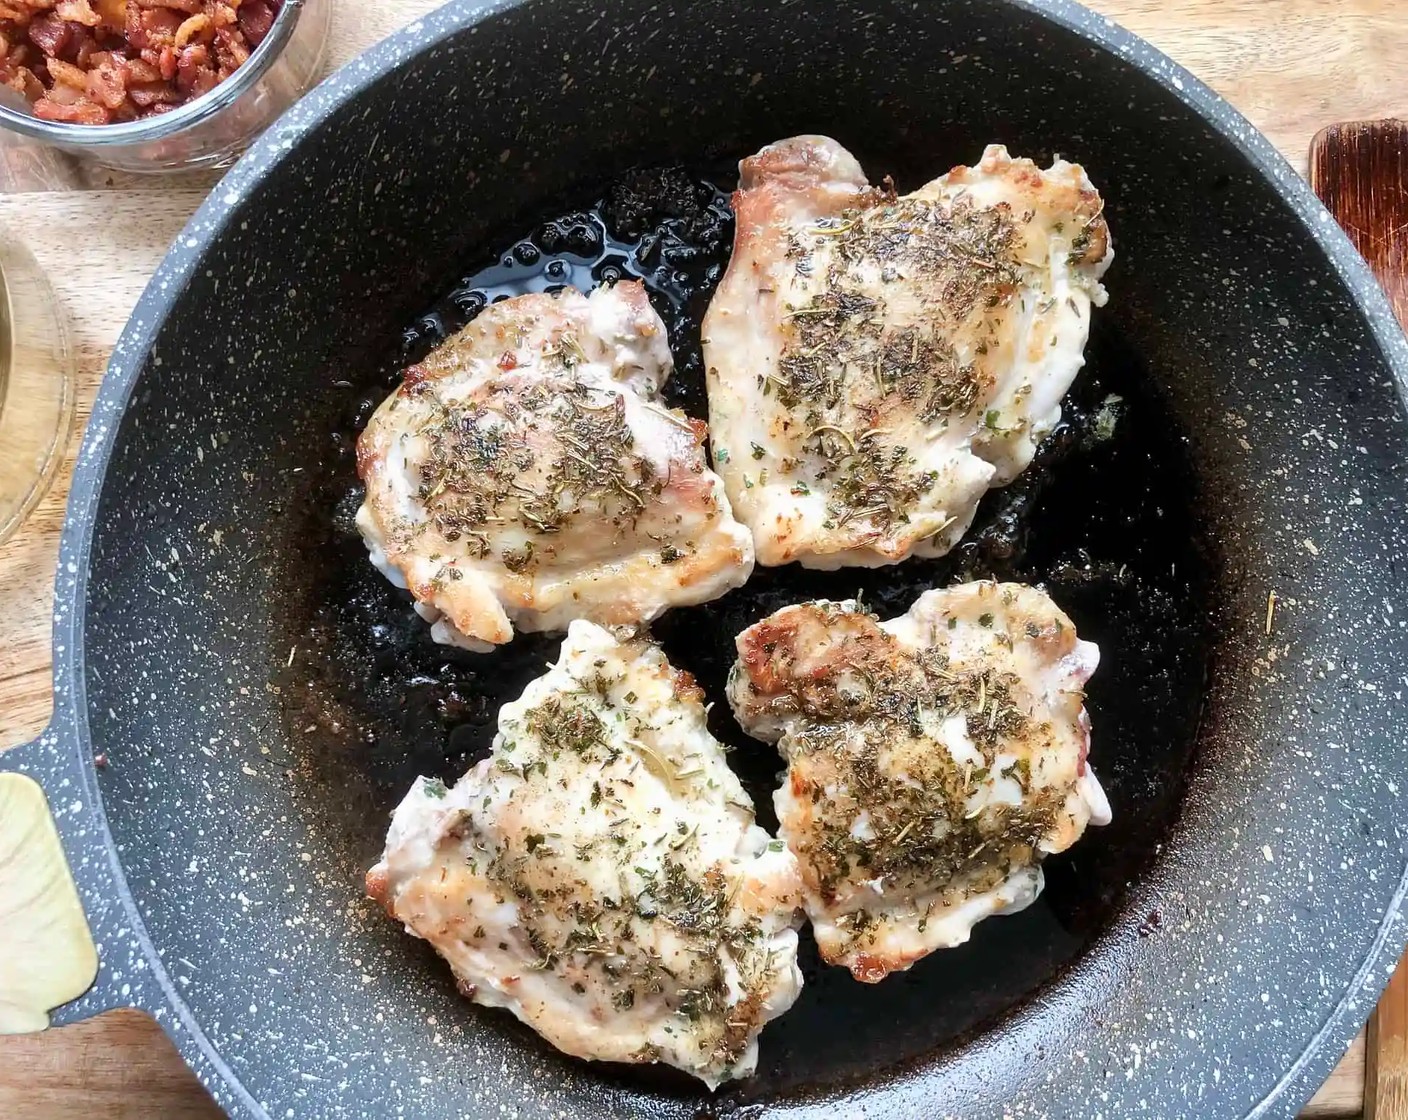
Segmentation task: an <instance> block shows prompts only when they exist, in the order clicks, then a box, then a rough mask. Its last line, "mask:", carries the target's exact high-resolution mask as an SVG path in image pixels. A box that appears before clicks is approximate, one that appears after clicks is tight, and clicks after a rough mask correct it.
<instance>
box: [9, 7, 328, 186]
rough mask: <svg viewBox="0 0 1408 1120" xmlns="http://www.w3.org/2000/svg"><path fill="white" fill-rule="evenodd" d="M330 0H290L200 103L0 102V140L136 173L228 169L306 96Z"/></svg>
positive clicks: (318, 57) (324, 40)
mask: <svg viewBox="0 0 1408 1120" xmlns="http://www.w3.org/2000/svg"><path fill="white" fill-rule="evenodd" d="M331 7H332V0H284V4H283V6H282V7H281V8H280V9H279V12H278V15H277V16H275V18H274V23H273V25H272V26H271V27H270V29H269V33H268V34H267V35H266V36H265V37H264V40H263V42H261V43H260V44H259V46H258V47H257V48H256V49H255V51H254V53H253V54H251V55H250V57H249V60H248V61H247V62H245V64H244V65H243V66H241V67H240V68H239V69H238V70H236V71H235V72H234V73H233V74H231V75H230V76H229V77H228V78H227V79H226V80H225V81H223V82H221V83H220V84H219V85H218V86H216V87H215V88H214V89H212V90H211V91H210V92H209V93H206V94H203V95H202V96H200V97H197V98H196V99H195V100H194V101H191V102H188V103H187V104H185V105H182V106H181V107H180V108H178V109H173V110H172V111H171V112H169V113H161V114H159V115H157V116H154V117H147V118H145V119H143V120H137V121H125V122H122V123H120V124H102V125H84V124H63V123H59V122H56V121H45V120H40V119H39V118H38V117H36V116H35V115H34V114H33V113H31V112H29V111H28V109H27V108H25V107H17V102H21V103H22V102H23V98H21V97H19V95H18V94H16V95H15V100H10V101H7V102H4V103H0V130H3V131H0V143H4V144H7V145H35V144H43V145H48V146H50V147H53V148H58V149H59V150H61V151H64V152H68V153H70V154H71V155H74V156H78V157H80V158H84V159H90V160H94V161H96V162H98V163H101V164H103V165H104V166H106V167H112V168H116V169H117V170H119V171H130V172H137V173H143V172H161V171H187V170H190V169H192V168H199V167H223V166H225V165H226V164H230V163H233V162H234V160H235V158H236V157H237V156H238V155H239V153H240V152H241V151H243V150H244V148H245V147H246V146H247V145H248V144H249V142H250V141H251V140H253V139H254V137H255V136H257V135H258V134H259V133H260V132H262V131H263V130H264V129H265V128H266V127H268V125H269V124H270V123H272V122H273V120H274V119H275V118H276V117H277V116H278V115H279V114H280V113H282V112H283V111H284V110H285V109H287V108H288V107H289V106H290V105H292V104H293V103H294V102H295V101H297V100H298V98H299V97H301V96H302V95H303V93H304V91H305V90H307V88H308V87H309V85H311V84H312V82H313V79H314V78H315V77H316V76H317V73H318V67H319V66H320V65H321V64H322V60H323V50H324V48H325V47H326V46H327V39H328V25H329V15H330V10H331Z"/></svg>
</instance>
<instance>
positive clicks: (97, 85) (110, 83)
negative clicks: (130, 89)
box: [88, 60, 127, 111]
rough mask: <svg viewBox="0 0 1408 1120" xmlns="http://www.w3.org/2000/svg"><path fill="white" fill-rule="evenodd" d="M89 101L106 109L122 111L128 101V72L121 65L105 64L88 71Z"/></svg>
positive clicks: (108, 62)
mask: <svg viewBox="0 0 1408 1120" xmlns="http://www.w3.org/2000/svg"><path fill="white" fill-rule="evenodd" d="M88 100H89V101H94V102H96V103H97V104H99V105H101V106H103V108H105V109H112V110H114V111H115V110H117V109H121V108H122V106H123V105H124V104H125V103H126V101H127V72H126V71H125V70H124V69H123V68H122V66H121V64H120V63H118V62H114V61H111V60H110V61H107V62H104V63H103V64H102V65H101V66H95V67H94V68H93V69H92V70H89V71H88Z"/></svg>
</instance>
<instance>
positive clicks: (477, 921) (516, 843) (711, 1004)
mask: <svg viewBox="0 0 1408 1120" xmlns="http://www.w3.org/2000/svg"><path fill="white" fill-rule="evenodd" d="M701 700H702V694H701V692H700V691H699V689H698V688H697V687H696V686H695V684H694V682H693V680H692V679H691V678H690V677H689V676H688V675H687V674H685V673H680V672H677V671H676V670H674V669H673V668H671V667H670V665H669V664H668V662H666V660H665V657H664V655H663V654H662V653H661V652H660V650H659V649H658V648H656V647H655V646H653V645H651V644H649V643H648V642H645V641H641V640H625V641H618V640H617V638H615V637H614V636H613V635H612V634H611V633H609V632H608V631H606V630H604V629H602V628H601V627H598V626H596V625H594V624H592V623H589V622H574V623H572V625H571V627H570V629H569V630H568V632H567V639H566V642H565V644H564V645H563V648H562V656H561V659H560V660H559V661H558V663H557V665H556V666H554V667H553V668H552V669H551V671H549V672H548V673H547V675H546V676H543V677H540V678H539V679H538V680H536V681H534V682H533V683H532V684H530V685H529V686H528V688H527V690H526V691H525V692H524V694H523V696H522V698H521V699H519V700H517V701H515V702H513V703H511V704H507V705H505V706H504V708H503V710H502V712H501V713H500V716H499V734H498V737H497V738H496V739H495V740H494V747H493V752H492V754H491V755H490V757H489V758H487V759H485V760H484V761H483V762H481V763H479V765H477V766H476V767H475V768H474V769H473V770H471V771H470V772H469V773H468V774H466V775H465V776H464V778H462V779H461V780H460V781H459V783H458V784H456V785H455V787H454V788H453V789H449V790H447V789H446V788H445V786H444V785H443V784H441V783H439V782H436V781H431V780H427V779H421V780H420V781H418V782H417V783H416V785H415V788H413V789H412V790H411V792H410V794H409V795H408V796H407V797H406V799H405V800H404V801H403V802H402V803H401V806H400V808H398V809H397V810H396V814H395V817H394V819H393V821H392V824H391V832H390V835H389V836H388V837H387V841H386V853H385V855H384V856H383V857H382V861H381V862H380V863H379V864H377V866H376V867H374V868H373V869H372V870H371V872H370V873H369V874H368V876H367V888H368V892H369V893H370V894H371V895H372V896H373V897H374V898H376V899H378V900H379V901H380V902H381V903H382V904H383V905H384V906H385V907H386V909H387V910H388V911H389V912H390V913H391V915H392V916H393V917H395V918H397V919H398V920H400V921H402V922H404V923H405V925H406V928H407V930H408V931H409V932H410V933H412V934H415V935H416V936H417V937H423V938H425V939H426V940H427V941H429V942H430V943H431V944H432V945H433V946H434V947H435V949H436V950H437V951H438V952H439V953H440V954H441V956H443V957H444V958H445V959H446V960H447V961H448V962H449V964H450V967H451V968H452V969H453V970H454V972H455V975H456V977H457V978H458V980H459V983H460V987H461V990H462V991H463V992H464V993H465V994H466V995H467V996H469V997H470V998H471V999H473V1000H475V1001H476V1002H478V1003H482V1004H486V1005H488V1006H491V1007H506V1008H508V1009H509V1010H511V1011H512V1012H513V1013H514V1014H515V1015H517V1016H518V1017H519V1018H520V1019H522V1020H523V1021H524V1022H525V1023H527V1024H528V1025H529V1026H531V1027H532V1028H533V1029H534V1030H536V1031H538V1032H539V1033H540V1034H542V1035H543V1036H544V1037H545V1038H547V1039H548V1041H549V1042H551V1043H552V1044H553V1045H554V1046H557V1047H558V1048H559V1049H561V1050H564V1051H566V1052H567V1053H569V1054H573V1055H576V1056H577V1057H579V1058H588V1059H599V1060H603V1061H616V1062H656V1061H659V1062H667V1063H669V1064H670V1065H673V1066H677V1067H678V1068H680V1069H682V1070H685V1071H687V1072H689V1073H691V1074H693V1075H694V1076H696V1077H699V1078H701V1079H702V1080H704V1081H705V1082H707V1083H708V1084H709V1085H710V1087H716V1086H717V1085H718V1084H719V1083H720V1082H722V1081H725V1080H727V1079H729V1078H732V1077H741V1076H744V1075H746V1074H748V1073H750V1072H751V1071H752V1070H753V1068H754V1066H755V1064H756V1062H757V1054H758V1043H757V1039H758V1033H759V1031H761V1030H762V1028H763V1025H764V1024H765V1023H767V1022H768V1020H770V1019H772V1018H774V1017H775V1016H777V1015H780V1014H781V1013H782V1012H783V1011H785V1010H787V1008H788V1007H790V1006H791V1005H792V1003H793V1001H794V1000H795V999H796V998H797V995H798V992H799V991H800V990H801V984H802V979H801V974H800V972H799V971H798V968H797V934H796V932H795V930H796V927H797V926H798V925H800V924H801V913H800V910H799V909H798V908H799V906H800V903H801V881H800V877H799V874H798V870H797V864H796V860H795V858H794V857H793V855H792V854H791V852H789V851H787V850H786V848H785V847H784V845H783V844H782V843H781V842H779V841H775V840H772V839H771V838H770V837H769V836H768V834H767V833H766V832H764V831H763V830H762V829H761V828H759V827H758V826H757V825H756V824H755V823H754V820H753V806H752V803H751V802H750V801H749V799H748V796H747V794H746V793H745V792H744V790H743V787H742V786H741V785H740V784H739V782H738V779H737V778H736V777H735V776H734V774H733V772H732V771H731V770H730V769H729V768H728V765H727V763H725V761H724V754H723V748H722V747H721V746H720V744H719V743H718V742H717V741H716V740H715V739H714V738H713V737H712V736H711V735H710V734H709V732H708V729H707V728H706V726H705V713H704V706H703V704H702V702H701Z"/></svg>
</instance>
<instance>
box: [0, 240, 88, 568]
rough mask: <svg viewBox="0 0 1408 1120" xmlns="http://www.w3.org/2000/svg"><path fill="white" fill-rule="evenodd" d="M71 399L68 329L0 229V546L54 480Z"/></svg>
mask: <svg viewBox="0 0 1408 1120" xmlns="http://www.w3.org/2000/svg"><path fill="white" fill-rule="evenodd" d="M73 399H74V366H73V345H72V343H71V341H70V338H69V331H68V322H67V321H66V320H65V318H64V314H63V311H62V309H61V308H60V307H59V304H58V301H57V300H56V299H55V298H54V292H53V289H52V288H50V287H49V281H48V278H47V277H46V276H45V275H44V273H43V271H41V269H40V268H39V265H38V264H37V263H36V262H35V259H34V257H33V256H31V255H30V252H29V250H28V249H26V248H25V247H24V246H23V245H21V244H20V243H19V241H17V240H16V239H15V238H14V237H12V236H11V235H10V234H9V233H8V232H7V231H6V230H5V229H3V228H0V543H3V542H4V541H6V540H8V539H9V537H10V536H11V535H12V534H13V533H14V531H15V530H16V529H17V528H19V525H20V522H21V521H23V520H24V518H25V515H26V514H28V513H29V511H30V510H31V509H33V508H34V506H35V503H36V502H38V501H39V499H40V497H42V496H43V494H44V492H45V490H47V489H48V487H49V483H50V482H52V481H53V478H54V472H55V471H56V470H57V469H58V466H59V462H60V461H61V460H62V459H63V455H64V450H65V448H66V446H67V444H68V436H69V431H70V428H71V427H72V425H73Z"/></svg>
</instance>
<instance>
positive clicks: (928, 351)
mask: <svg viewBox="0 0 1408 1120" xmlns="http://www.w3.org/2000/svg"><path fill="white" fill-rule="evenodd" d="M740 172H741V181H740V186H739V189H738V191H737V192H736V193H735V195H734V197H733V207H734V211H735V213H736V216H737V232H736V234H735V239H734V251H733V258H732V260H731V261H730V263H729V267H728V271H727V273H726V274H725V276H724V279H723V281H722V283H721V284H720V285H719V289H718V291H717V292H716V293H715V295H714V298H713V302H712V303H711V304H710V306H709V311H708V314H707V316H706V318H705V320H704V329H703V340H704V360H705V366H706V369H707V375H708V390H709V415H710V430H711V436H712V440H713V448H714V463H715V466H716V468H717V469H718V471H719V473H720V474H721V475H722V476H723V479H724V482H725V484H726V485H727V487H728V496H729V499H730V501H731V502H732V503H733V509H734V512H735V514H736V515H737V517H738V518H739V520H740V521H742V522H743V523H744V524H745V525H747V526H748V528H749V529H750V530H751V531H752V533H753V541H754V545H755V547H756V551H757V558H758V562H759V563H761V564H769V565H772V564H785V563H788V562H789V561H793V560H796V561H800V562H801V563H802V564H804V565H806V566H807V567H814V568H837V567H843V566H847V565H865V566H876V565H881V564H890V563H895V562H897V561H900V560H903V559H905V558H906V557H909V556H940V555H942V554H943V553H945V552H947V551H948V550H949V549H950V548H952V547H953V545H954V544H956V543H957V542H958V540H959V538H961V537H962V535H963V533H964V532H965V530H966V529H967V528H968V526H969V524H970V523H971V522H972V519H973V514H974V511H975V509H976V507H977V504H978V500H979V499H980V498H981V497H982V496H983V494H984V493H985V492H986V491H987V489H988V488H989V487H992V486H1000V485H1002V484H1004V483H1007V482H1010V481H1011V480H1012V479H1013V478H1015V477H1016V476H1017V475H1018V474H1019V473H1021V471H1022V470H1023V469H1025V468H1026V466H1027V465H1028V464H1029V463H1030V462H1031V459H1032V455H1033V454H1034V452H1035V448H1036V445H1037V444H1038V443H1039V442H1040V441H1041V439H1042V438H1043V437H1044V436H1045V435H1046V434H1047V433H1048V432H1050V431H1051V429H1052V428H1053V427H1055V425H1056V424H1057V422H1058V421H1059V420H1060V416H1061V408H1060V401H1061V398H1062V396H1063V395H1064V394H1065V392H1066V390H1067V389H1068V388H1069V387H1070V384H1071V381H1072V379H1073V378H1074V377H1075V375H1076V373H1077V372H1078V371H1079V369H1080V367H1081V365H1082V363H1083V361H1084V359H1083V356H1082V352H1083V350H1084V347H1085V342H1086V337H1087V334H1088V332H1089V326H1090V309H1091V305H1092V304H1097V305H1098V304H1103V303H1104V302H1105V291H1104V289H1103V287H1102V286H1101V284H1100V277H1101V276H1102V275H1103V274H1104V271H1105V269H1106V267H1107V266H1108V265H1109V262H1110V259H1111V256H1112V253H1111V248H1110V236H1109V231H1108V230H1107V228H1106V226H1105V222H1104V219H1103V218H1102V217H1101V211H1102V208H1103V204H1102V202H1101V200H1100V196H1099V195H1098V194H1097V193H1096V191H1095V189H1094V188H1093V187H1092V186H1091V184H1090V181H1089V180H1088V179H1087V178H1086V176H1085V172H1084V171H1083V170H1082V169H1081V168H1080V167H1079V166H1077V165H1074V164H1070V163H1066V162H1065V161H1063V160H1057V161H1056V162H1055V163H1054V164H1053V165H1052V166H1051V167H1050V169H1048V170H1046V171H1042V170H1040V169H1038V168H1037V167H1036V165H1035V164H1033V163H1032V162H1031V161H1030V160H1025V159H1013V158H1011V157H1010V156H1009V155H1008V154H1007V150H1006V149H1005V148H1002V147H996V146H994V147H990V148H988V149H987V151H986V152H985V153H984V154H983V158H982V160H981V162H979V164H978V165H977V166H976V167H957V168H954V169H953V170H952V171H950V172H949V173H948V174H947V175H944V176H943V177H942V178H939V179H936V180H934V181H933V182H931V183H929V184H928V185H927V186H924V187H922V188H920V189H919V190H917V191H915V192H914V193H913V194H908V195H896V194H895V192H894V191H893V190H892V189H890V188H889V187H888V186H887V187H873V186H871V185H870V184H869V182H868V181H867V179H866V177H865V174H864V172H863V171H862V170H861V168H860V165H859V164H858V163H857V162H856V160H855V158H854V157H853V156H852V155H851V154H850V153H849V152H847V151H846V150H845V149H844V148H842V147H841V146H840V145H839V144H837V143H836V142H835V141H834V140H829V139H826V138H825V137H820V136H799V137H795V138H793V139H790V140H784V141H781V142H780V143H777V144H772V145H769V146H768V147H766V148H764V149H763V150H762V151H761V152H759V153H758V154H757V155H755V156H752V157H751V158H749V159H746V160H744V161H743V163H742V165H741V167H740Z"/></svg>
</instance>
